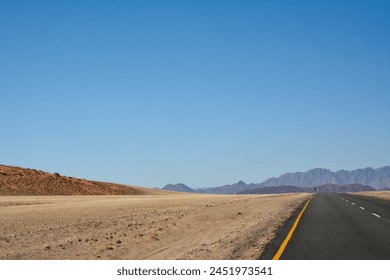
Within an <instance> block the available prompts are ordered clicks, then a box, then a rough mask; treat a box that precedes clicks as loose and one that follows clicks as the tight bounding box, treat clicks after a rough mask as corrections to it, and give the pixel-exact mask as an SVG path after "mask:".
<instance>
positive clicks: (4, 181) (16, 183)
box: [0, 165, 145, 195]
mask: <svg viewBox="0 0 390 280" xmlns="http://www.w3.org/2000/svg"><path fill="white" fill-rule="evenodd" d="M142 194H145V191H144V190H143V189H142V188H137V187H133V186H126V185H120V184H113V183H103V182H95V181H89V180H85V179H78V178H74V177H66V176H61V175H60V174H58V173H47V172H44V171H41V170H35V169H29V168H21V167H13V166H6V165H0V195H142Z"/></svg>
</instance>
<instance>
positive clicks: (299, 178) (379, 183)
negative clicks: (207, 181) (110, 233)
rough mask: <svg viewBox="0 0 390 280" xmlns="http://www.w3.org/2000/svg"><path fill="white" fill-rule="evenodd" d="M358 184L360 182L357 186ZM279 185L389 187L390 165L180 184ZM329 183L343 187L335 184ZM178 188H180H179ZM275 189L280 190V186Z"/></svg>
mask: <svg viewBox="0 0 390 280" xmlns="http://www.w3.org/2000/svg"><path fill="white" fill-rule="evenodd" d="M177 185H179V184H177ZM352 185H356V186H355V188H353V187H352ZM357 185H360V186H359V187H357ZM168 186H170V188H175V187H174V186H175V185H172V184H170V185H168ZM279 186H283V187H284V188H285V187H286V186H289V187H298V188H304V189H302V190H305V188H306V191H308V189H313V188H316V187H320V186H321V188H318V190H319V191H321V190H322V191H325V190H327V188H330V189H332V190H337V191H340V192H343V191H346V190H347V189H352V190H348V191H353V189H355V191H363V190H364V189H365V187H371V188H372V189H373V190H378V189H384V190H386V188H390V166H385V167H381V168H377V169H374V168H371V167H367V168H364V169H356V170H353V171H347V170H339V171H336V172H333V171H331V170H329V169H324V168H315V169H311V170H309V171H306V172H295V173H286V174H283V175H281V176H279V177H277V178H276V177H273V178H270V179H267V180H265V181H264V182H262V183H251V184H247V183H245V182H243V181H239V182H237V183H234V184H231V185H224V186H218V187H211V188H202V189H196V190H195V189H192V188H190V187H188V186H187V185H184V184H180V189H183V190H184V189H186V190H185V191H190V192H197V193H210V194H236V193H243V192H248V191H250V190H255V189H259V188H265V187H279ZM325 186H326V187H325ZM329 186H344V187H338V188H336V187H329ZM346 186H348V187H346ZM361 186H364V187H361ZM166 187H167V186H166ZM166 187H164V188H163V189H166ZM178 188H179V187H178ZM171 190H173V189H171ZM176 190H177V191H180V190H178V189H176ZM291 190H292V189H291ZM367 190H368V189H367ZM264 191H265V190H264ZM275 191H280V189H279V190H275Z"/></svg>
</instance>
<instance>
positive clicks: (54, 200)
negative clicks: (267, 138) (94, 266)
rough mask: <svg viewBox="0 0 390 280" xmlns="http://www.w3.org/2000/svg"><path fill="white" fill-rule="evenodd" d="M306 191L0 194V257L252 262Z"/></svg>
mask: <svg viewBox="0 0 390 280" xmlns="http://www.w3.org/2000/svg"><path fill="white" fill-rule="evenodd" d="M308 197H309V194H287V195H245V196H217V195H193V194H170V195H146V196H46V197H42V196H30V197H20V196H19V197H15V196H3V197H0V259H32V260H35V259H50V260H54V259H60V260H62V259H256V258H258V257H259V256H260V255H261V253H262V251H263V250H264V248H265V246H266V244H267V243H268V242H269V241H270V240H271V239H272V238H273V237H274V231H275V230H276V229H277V228H278V227H279V226H280V225H281V224H282V223H283V222H284V221H285V220H286V219H287V218H288V217H289V216H290V215H291V214H292V213H293V212H294V211H295V210H296V209H297V207H299V206H300V205H301V204H302V203H303V202H304V201H305V200H306V199H308Z"/></svg>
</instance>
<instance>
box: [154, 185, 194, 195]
mask: <svg viewBox="0 0 390 280" xmlns="http://www.w3.org/2000/svg"><path fill="white" fill-rule="evenodd" d="M162 189H163V190H166V191H175V192H191V193H192V192H195V191H194V190H193V189H192V188H190V187H189V186H187V185H185V184H183V183H177V184H168V185H166V186H165V187H163V188H162Z"/></svg>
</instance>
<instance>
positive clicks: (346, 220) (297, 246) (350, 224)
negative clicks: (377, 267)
mask: <svg viewBox="0 0 390 280" xmlns="http://www.w3.org/2000/svg"><path fill="white" fill-rule="evenodd" d="M282 238H283V239H284V238H285V235H284V236H282V235H280V236H279V239H282ZM281 242H282V241H281V240H279V244H280V243H281ZM277 243H278V242H277ZM271 247H272V246H271ZM274 248H276V246H274ZM271 249H272V248H271ZM271 251H272V250H271ZM270 254H274V252H269V253H268V256H270ZM263 258H264V257H263ZM266 258H267V257H266ZM268 258H269V257H268ZM280 259H282V260H283V259H290V260H373V259H374V260H379V259H384V260H390V201H385V200H381V199H376V198H369V197H363V196H357V195H350V194H325V193H320V194H317V195H315V196H314V198H313V199H312V200H311V201H310V203H309V204H308V206H307V208H306V210H305V211H304V212H303V214H302V216H301V219H300V221H299V224H298V226H297V227H296V229H295V231H294V233H293V235H292V237H291V239H290V240H289V242H288V244H287V246H286V247H285V250H284V251H283V253H282V255H281V257H280Z"/></svg>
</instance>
